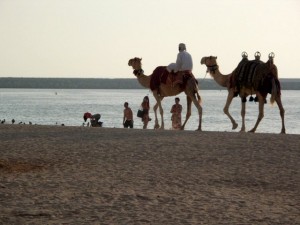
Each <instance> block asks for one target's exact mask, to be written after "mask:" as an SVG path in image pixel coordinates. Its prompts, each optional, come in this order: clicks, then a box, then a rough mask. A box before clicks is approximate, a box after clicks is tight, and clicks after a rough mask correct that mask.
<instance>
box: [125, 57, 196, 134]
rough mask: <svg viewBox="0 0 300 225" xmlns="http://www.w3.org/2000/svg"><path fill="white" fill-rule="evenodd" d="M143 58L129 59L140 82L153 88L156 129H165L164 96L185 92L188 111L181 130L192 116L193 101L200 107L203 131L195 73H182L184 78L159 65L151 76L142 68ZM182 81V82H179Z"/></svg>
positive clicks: (146, 86) (129, 63)
mask: <svg viewBox="0 0 300 225" xmlns="http://www.w3.org/2000/svg"><path fill="white" fill-rule="evenodd" d="M141 61H142V59H141V58H133V59H130V60H129V61H128V65H129V66H132V68H133V69H134V71H133V73H134V75H135V76H136V77H137V79H138V81H139V83H140V84H141V85H142V86H143V87H145V88H149V89H151V90H152V93H153V96H154V98H155V100H156V103H155V105H154V107H153V110H154V114H155V125H154V128H155V129H158V128H160V129H164V117H163V108H162V105H161V101H162V100H163V98H164V97H168V96H175V95H178V94H180V93H181V92H184V93H185V94H186V100H187V113H186V118H185V121H184V123H183V124H182V126H181V130H184V127H185V124H186V123H187V121H188V119H189V118H190V116H191V105H192V102H193V103H194V105H195V106H196V108H197V109H198V114H199V125H198V129H197V130H199V131H201V121H202V107H201V105H200V103H201V97H200V95H199V93H198V85H197V80H196V79H195V78H194V76H193V75H189V76H186V75H185V74H181V75H182V79H178V77H179V76H180V74H172V73H169V72H168V71H167V70H166V67H163V66H159V67H157V68H156V69H155V70H154V71H153V73H152V74H151V75H149V76H147V75H144V71H143V69H142V63H141ZM177 81H182V82H177ZM158 107H159V111H160V115H161V126H159V123H158V119H157V112H156V111H157V108H158Z"/></svg>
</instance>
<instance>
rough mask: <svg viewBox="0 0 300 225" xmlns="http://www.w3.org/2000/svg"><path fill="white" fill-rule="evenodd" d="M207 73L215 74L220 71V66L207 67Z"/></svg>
mask: <svg viewBox="0 0 300 225" xmlns="http://www.w3.org/2000/svg"><path fill="white" fill-rule="evenodd" d="M206 67H207V71H208V72H211V73H215V72H216V70H217V69H219V66H218V65H217V64H215V65H212V66H206Z"/></svg>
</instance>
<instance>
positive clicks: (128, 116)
mask: <svg viewBox="0 0 300 225" xmlns="http://www.w3.org/2000/svg"><path fill="white" fill-rule="evenodd" d="M124 107H125V109H124V116H123V126H124V128H128V127H130V128H133V113H132V110H131V108H130V107H128V102H125V103H124Z"/></svg>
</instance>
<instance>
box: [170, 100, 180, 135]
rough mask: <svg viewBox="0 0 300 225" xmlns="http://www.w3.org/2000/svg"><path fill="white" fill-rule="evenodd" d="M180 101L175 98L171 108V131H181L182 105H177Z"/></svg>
mask: <svg viewBox="0 0 300 225" xmlns="http://www.w3.org/2000/svg"><path fill="white" fill-rule="evenodd" d="M179 102H180V99H179V98H178V97H176V98H175V104H174V105H173V106H172V108H171V111H170V112H171V113H172V117H171V120H172V129H173V130H179V129H181V112H182V105H180V104H179Z"/></svg>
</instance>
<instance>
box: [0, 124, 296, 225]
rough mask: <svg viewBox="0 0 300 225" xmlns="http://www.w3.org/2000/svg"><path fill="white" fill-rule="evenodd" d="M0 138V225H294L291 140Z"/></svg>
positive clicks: (36, 132) (58, 134) (97, 133)
mask: <svg viewBox="0 0 300 225" xmlns="http://www.w3.org/2000/svg"><path fill="white" fill-rule="evenodd" d="M0 133H1V136H0V140H1V144H0V224H124V225H125V224H164V225H165V224H231V225H232V224H272V225H276V224H287V225H292V224H300V172H299V171H300V135H292V134H287V135H281V134H262V133H257V134H252V133H236V132H207V131H203V132H197V131H171V130H165V131H160V130H140V129H131V130H127V129H119V128H88V127H61V126H37V125H34V126H30V125H1V126H0Z"/></svg>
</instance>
